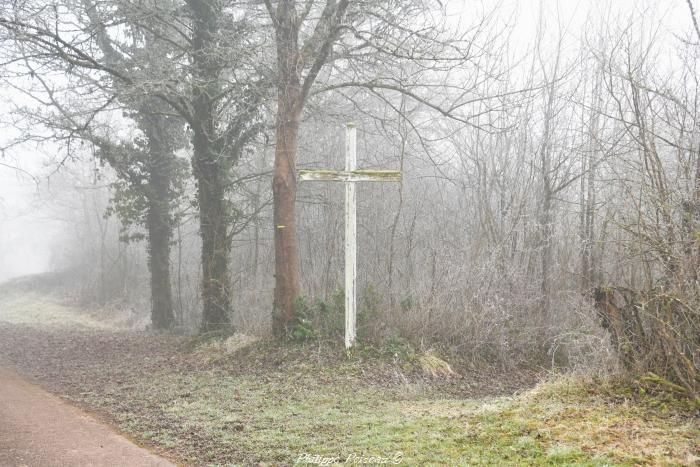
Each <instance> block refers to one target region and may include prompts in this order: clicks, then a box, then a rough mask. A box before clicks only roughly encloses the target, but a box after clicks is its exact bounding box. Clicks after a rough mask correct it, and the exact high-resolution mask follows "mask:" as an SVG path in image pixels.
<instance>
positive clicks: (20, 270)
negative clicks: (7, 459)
mask: <svg viewBox="0 0 700 467" xmlns="http://www.w3.org/2000/svg"><path fill="white" fill-rule="evenodd" d="M445 1H446V2H447V3H446V6H447V10H448V12H449V14H450V15H451V16H452V17H453V21H454V22H455V24H466V23H469V19H470V18H473V17H474V16H475V14H474V12H475V11H490V10H494V9H495V11H496V12H497V13H496V14H497V21H498V22H499V23H501V24H508V25H509V26H511V27H512V31H511V42H510V44H511V47H510V49H511V53H513V54H518V53H520V51H519V48H521V49H522V52H523V53H525V52H526V51H527V50H530V47H531V46H532V44H533V43H534V41H535V33H536V26H537V22H538V18H539V11H540V10H539V9H540V5H542V7H543V9H544V13H543V18H544V22H545V24H546V25H547V28H548V29H549V33H550V34H553V33H556V31H557V30H558V28H559V26H558V25H561V28H562V29H566V30H567V31H568V41H567V42H568V44H569V46H570V47H572V48H575V47H576V46H577V44H580V40H581V38H582V36H583V35H584V33H585V32H586V28H585V27H584V26H585V25H586V24H587V21H588V20H589V18H590V17H591V16H593V17H598V18H599V17H600V13H601V12H608V15H607V16H608V17H609V18H610V21H609V22H610V24H613V25H615V24H619V23H621V22H624V21H627V20H628V19H629V18H630V17H632V16H634V15H635V14H636V13H639V12H641V11H653V12H654V14H653V15H650V17H652V18H654V20H655V21H656V23H654V24H653V25H651V26H654V27H655V26H658V27H660V28H661V32H662V34H664V35H667V37H669V40H671V41H672V40H673V39H672V35H674V34H675V35H683V34H684V33H687V32H688V31H690V30H691V27H692V24H691V22H690V16H689V13H688V5H687V3H686V0H659V1H651V0H501V1H489V0H443V2H445ZM692 1H693V3H694V4H695V5H696V11H698V10H700V1H699V0H692ZM589 32H590V31H589ZM669 33H670V34H669ZM669 46H670V47H671V49H672V47H673V46H672V42H670V45H669ZM22 100H23V98H22V96H21V95H20V94H19V93H17V92H16V91H13V90H11V89H9V88H7V87H6V86H5V87H3V86H2V85H1V84H0V121H7V119H8V112H9V109H10V108H12V104H13V103H20V102H21V101H22ZM11 136H12V131H8V129H7V128H0V146H4V145H5V144H7V142H8V141H9V139H10V138H11ZM54 156H55V155H54V154H48V153H47V150H46V149H45V150H44V151H43V152H41V151H37V148H36V147H25V148H19V149H18V150H16V151H14V153H13V156H12V158H9V159H8V158H7V156H6V157H5V158H3V157H0V281H3V280H6V279H7V278H10V277H15V276H20V275H25V274H31V273H36V272H42V271H46V270H48V268H49V266H50V256H51V248H52V245H53V243H54V241H55V239H56V238H57V237H58V235H59V233H60V232H61V230H62V227H63V226H62V225H61V223H60V222H59V221H56V220H53V219H51V216H50V210H49V209H47V206H48V205H49V204H50V203H48V200H49V199H50V198H51V196H52V195H51V191H50V190H49V189H47V187H48V186H50V181H49V180H48V179H47V174H48V173H50V172H51V170H52V168H51V167H49V166H50V165H51V164H50V161H51V159H52V158H53V157H54ZM2 164H9V165H13V166H16V167H19V168H21V169H22V170H25V171H27V172H30V173H32V174H34V177H29V176H27V175H25V174H23V173H22V172H20V171H18V170H16V169H12V168H8V167H6V166H3V165H2Z"/></svg>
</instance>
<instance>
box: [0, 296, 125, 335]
mask: <svg viewBox="0 0 700 467" xmlns="http://www.w3.org/2000/svg"><path fill="white" fill-rule="evenodd" d="M0 323H7V324H13V325H21V326H30V327H37V328H54V329H56V328H66V329H75V328H78V329H94V330H102V331H107V330H115V329H116V326H114V325H113V324H111V323H109V322H106V321H104V320H101V319H97V318H94V317H92V316H90V315H89V314H87V313H86V312H85V311H83V310H81V309H79V308H76V307H72V306H68V305H64V304H61V303H58V301H56V300H51V299H48V298H46V297H43V296H42V297H40V298H39V297H37V296H35V295H32V294H23V295H13V294H10V295H8V296H5V297H3V299H2V300H1V301H0Z"/></svg>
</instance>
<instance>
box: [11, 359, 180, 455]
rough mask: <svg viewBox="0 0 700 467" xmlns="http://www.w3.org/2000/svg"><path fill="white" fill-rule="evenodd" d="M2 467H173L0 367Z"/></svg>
mask: <svg viewBox="0 0 700 467" xmlns="http://www.w3.org/2000/svg"><path fill="white" fill-rule="evenodd" d="M0 466H2V467H19V466H28V467H34V466H37V467H38V466H41V467H59V466H60V467H64V466H65V467H68V466H70V467H83V466H95V467H98V466H99V467H108V466H109V467H112V466H114V467H122V466H124V467H127V466H128V467H141V466H174V464H172V463H170V462H169V461H167V460H165V459H162V458H160V457H158V456H156V455H154V454H152V453H150V452H149V451H147V450H145V449H143V448H140V447H138V446H136V445H135V444H133V443H132V442H130V441H129V440H127V439H126V438H124V437H122V436H120V435H118V434H117V433H116V432H114V431H113V430H112V429H111V428H109V427H108V426H106V425H103V424H101V423H99V422H97V421H96V420H95V419H93V418H91V417H90V416H89V415H87V414H85V413H84V412H82V411H81V410H79V409H77V408H75V407H73V406H70V405H68V404H66V403H65V402H63V401H61V400H60V399H58V398H57V397H54V396H52V395H51V394H49V393H47V392H46V391H44V390H42V389H41V388H39V387H37V386H35V385H33V384H30V383H28V382H27V381H26V380H24V379H22V378H21V377H20V376H18V375H17V374H16V373H14V372H13V371H12V370H10V369H8V368H7V367H3V366H0Z"/></svg>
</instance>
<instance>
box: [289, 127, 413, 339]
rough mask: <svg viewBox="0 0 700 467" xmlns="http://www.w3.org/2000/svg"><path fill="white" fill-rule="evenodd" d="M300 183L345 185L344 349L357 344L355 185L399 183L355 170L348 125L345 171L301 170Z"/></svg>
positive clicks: (391, 176)
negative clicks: (336, 183) (358, 183)
mask: <svg viewBox="0 0 700 467" xmlns="http://www.w3.org/2000/svg"><path fill="white" fill-rule="evenodd" d="M299 179H300V180H302V181H309V182H343V183H344V184H345V348H346V349H349V348H351V347H352V346H354V345H355V341H356V340H357V298H356V293H355V288H356V286H357V204H356V203H357V199H356V196H355V183H357V182H401V180H402V179H403V175H402V174H401V172H398V171H395V170H358V169H357V129H356V128H355V124H354V123H348V124H347V127H346V129H345V170H328V169H317V170H309V169H302V170H300V171H299Z"/></svg>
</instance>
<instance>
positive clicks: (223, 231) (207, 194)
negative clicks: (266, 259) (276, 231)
mask: <svg viewBox="0 0 700 467" xmlns="http://www.w3.org/2000/svg"><path fill="white" fill-rule="evenodd" d="M202 139H203V138H202V136H201V135H199V137H198V136H197V135H196V134H195V140H200V142H199V144H195V157H194V158H195V164H194V165H195V173H196V177H197V198H198V202H199V223H200V234H201V236H202V305H203V310H202V330H203V331H211V330H214V329H220V328H223V327H226V326H228V325H229V324H230V318H229V312H230V310H231V294H230V280H229V268H228V258H229V250H230V246H229V240H228V231H227V224H226V219H227V218H228V217H227V215H226V212H225V200H224V189H223V184H222V180H221V178H220V175H219V172H218V170H217V167H216V165H215V163H214V161H212V159H211V154H212V153H211V151H210V150H208V149H207V147H206V146H207V145H206V144H202V142H201V140H202Z"/></svg>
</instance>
